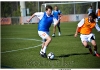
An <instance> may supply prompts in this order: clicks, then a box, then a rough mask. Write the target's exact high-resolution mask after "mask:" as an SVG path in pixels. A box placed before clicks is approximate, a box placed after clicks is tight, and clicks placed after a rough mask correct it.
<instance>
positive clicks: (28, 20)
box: [27, 14, 36, 22]
mask: <svg viewBox="0 0 100 70" xmlns="http://www.w3.org/2000/svg"><path fill="white" fill-rule="evenodd" d="M35 16H36V15H35V14H33V15H32V16H31V17H30V18H29V19H27V22H30V20H31V19H32V18H33V17H35Z"/></svg>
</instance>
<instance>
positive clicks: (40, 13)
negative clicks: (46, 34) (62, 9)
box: [27, 12, 44, 22]
mask: <svg viewBox="0 0 100 70" xmlns="http://www.w3.org/2000/svg"><path fill="white" fill-rule="evenodd" d="M43 15H44V13H43V12H36V13H34V14H33V15H32V16H31V17H30V18H29V19H27V22H30V20H31V19H32V18H33V17H35V16H37V17H38V18H39V19H40V20H41V19H42V17H43Z"/></svg>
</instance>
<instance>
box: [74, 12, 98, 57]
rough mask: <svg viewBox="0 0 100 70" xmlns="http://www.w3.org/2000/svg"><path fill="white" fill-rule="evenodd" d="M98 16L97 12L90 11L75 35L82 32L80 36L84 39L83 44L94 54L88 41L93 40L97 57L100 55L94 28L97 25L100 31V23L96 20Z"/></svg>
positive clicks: (79, 24)
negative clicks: (93, 31)
mask: <svg viewBox="0 0 100 70" xmlns="http://www.w3.org/2000/svg"><path fill="white" fill-rule="evenodd" d="M96 18H97V16H96V15H95V13H94V12H93V13H90V14H89V16H88V17H87V18H83V19H82V20H81V21H80V22H79V23H78V26H77V28H76V32H75V35H74V37H77V35H78V33H80V38H81V41H82V44H83V46H85V47H86V48H88V49H89V51H90V53H91V54H92V53H93V52H92V49H91V46H90V45H89V44H88V42H91V44H92V45H93V47H94V55H95V56H97V57H100V55H99V54H98V53H97V44H96V41H95V35H94V34H93V33H92V29H93V28H94V27H95V28H96V29H97V31H100V27H99V25H98V24H97V23H96V22H95V19H96Z"/></svg>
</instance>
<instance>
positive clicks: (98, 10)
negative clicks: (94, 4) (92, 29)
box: [96, 7, 100, 20]
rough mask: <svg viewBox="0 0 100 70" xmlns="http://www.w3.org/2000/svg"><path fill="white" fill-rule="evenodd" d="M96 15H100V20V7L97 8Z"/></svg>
mask: <svg viewBox="0 0 100 70" xmlns="http://www.w3.org/2000/svg"><path fill="white" fill-rule="evenodd" d="M96 15H97V16H98V20H100V7H98V9H97V10H96Z"/></svg>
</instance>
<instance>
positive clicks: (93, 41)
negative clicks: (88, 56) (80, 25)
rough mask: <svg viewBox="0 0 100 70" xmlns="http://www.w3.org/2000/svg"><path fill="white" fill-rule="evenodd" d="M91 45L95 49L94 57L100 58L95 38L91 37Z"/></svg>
mask: <svg viewBox="0 0 100 70" xmlns="http://www.w3.org/2000/svg"><path fill="white" fill-rule="evenodd" d="M91 39H92V40H91V44H92V45H93V47H94V55H96V56H97V57H100V55H99V54H98V53H97V44H96V42H95V40H94V38H93V36H92V37H91Z"/></svg>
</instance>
